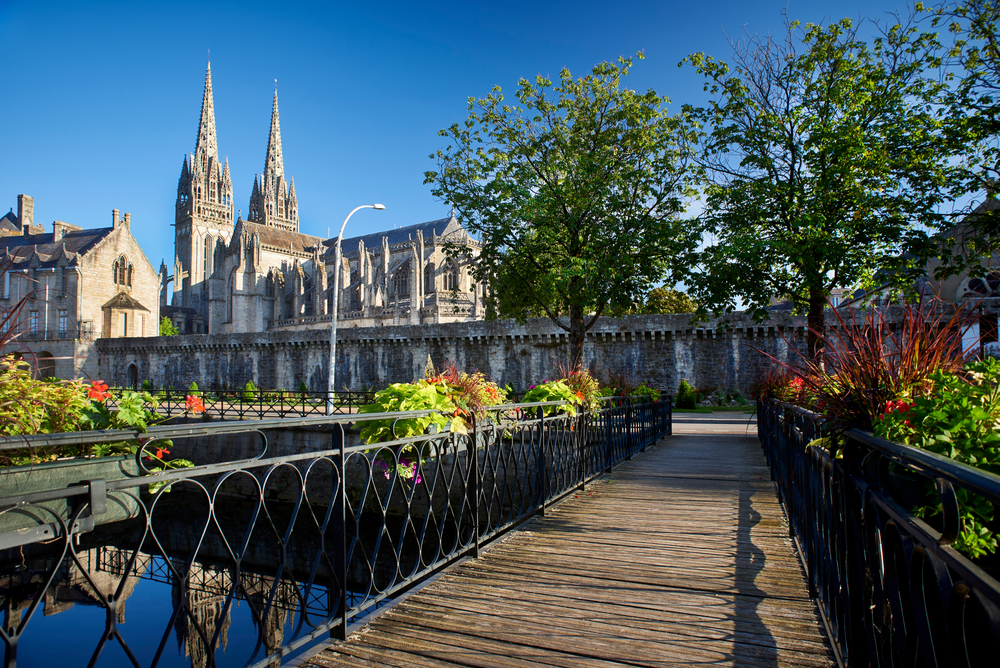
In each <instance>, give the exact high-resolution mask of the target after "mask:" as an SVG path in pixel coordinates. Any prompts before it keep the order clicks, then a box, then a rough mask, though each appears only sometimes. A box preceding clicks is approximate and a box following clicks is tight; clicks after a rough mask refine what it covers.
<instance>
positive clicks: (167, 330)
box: [160, 316, 180, 336]
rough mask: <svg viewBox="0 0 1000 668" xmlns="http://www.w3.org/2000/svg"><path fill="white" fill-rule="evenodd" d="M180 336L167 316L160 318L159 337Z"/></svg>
mask: <svg viewBox="0 0 1000 668" xmlns="http://www.w3.org/2000/svg"><path fill="white" fill-rule="evenodd" d="M178 334H180V332H179V331H177V328H176V327H174V323H173V322H172V321H171V320H170V318H168V317H167V316H163V317H162V318H160V336H177V335H178Z"/></svg>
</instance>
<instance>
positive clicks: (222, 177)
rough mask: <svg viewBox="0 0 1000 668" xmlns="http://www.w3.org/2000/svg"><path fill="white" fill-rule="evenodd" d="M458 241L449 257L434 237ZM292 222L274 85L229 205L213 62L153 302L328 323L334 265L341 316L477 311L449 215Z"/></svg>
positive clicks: (204, 329)
mask: <svg viewBox="0 0 1000 668" xmlns="http://www.w3.org/2000/svg"><path fill="white" fill-rule="evenodd" d="M456 241H457V242H459V243H460V244H462V245H464V246H465V247H466V248H467V249H468V255H466V256H464V257H462V258H461V259H458V260H454V259H450V258H448V257H447V256H446V254H445V244H446V243H448V242H456ZM335 242H336V239H323V238H321V237H316V236H312V235H309V234H304V233H302V232H300V231H299V206H298V197H297V195H296V193H295V182H294V180H293V179H292V178H290V177H287V176H286V174H285V165H284V158H283V156H282V151H281V127H280V123H279V118H278V93H277V91H275V94H274V101H273V105H272V109H271V129H270V134H269V136H268V141H267V154H266V157H265V160H264V171H263V173H262V174H259V175H257V176H255V177H254V184H253V189H252V191H251V195H250V206H249V209H248V214H247V218H246V219H243V218H242V216H241V215H234V203H233V182H232V177H231V174H230V170H229V161H228V159H225V160H223V159H221V158H220V155H219V147H218V141H217V138H216V130H215V109H214V104H213V98H212V71H211V66H209V68H208V70H207V72H206V75H205V91H204V96H203V98H202V104H201V118H200V120H199V123H198V139H197V142H196V143H195V150H194V153H192V154H190V155H186V156H185V157H184V160H183V163H182V164H181V174H180V178H179V179H178V183H177V201H176V211H175V237H174V266H173V272H172V273H171V271H170V269H169V268H168V267H167V266H166V263H162V264H161V266H160V285H161V290H160V310H161V312H162V314H163V315H165V316H167V317H169V318H170V319H171V320H172V321H173V322H174V324H175V326H177V328H178V329H179V330H180V331H181V333H183V334H200V333H242V332H263V331H267V330H270V329H279V328H280V329H297V328H305V329H310V328H319V327H328V326H329V322H330V313H331V312H332V304H333V301H332V300H333V299H334V295H332V294H331V293H332V290H333V287H332V286H333V284H334V281H333V276H334V273H333V272H334V271H335V270H338V271H339V272H340V281H339V285H340V288H341V289H340V294H339V295H337V296H336V298H337V299H338V321H339V326H341V327H371V326H379V325H397V324H421V323H439V322H456V321H466V320H478V319H482V318H483V317H484V315H485V306H484V301H483V295H484V293H483V286H482V285H480V284H478V283H476V282H475V281H474V280H473V279H472V274H471V272H470V263H472V262H474V261H475V260H474V258H475V256H476V255H477V254H478V248H479V245H478V243H477V242H476V241H475V240H473V239H472V238H471V237H470V236H469V235H468V234H467V233H466V232H465V230H464V229H462V228H461V226H459V225H458V223H457V222H456V221H455V218H454V216H451V217H448V218H444V219H441V220H436V221H431V222H429V223H422V224H418V225H411V226H409V227H404V228H399V229H395V230H390V231H386V232H382V233H376V234H372V235H366V236H362V237H355V238H353V239H346V240H344V242H343V245H342V254H343V259H342V262H341V266H340V267H339V268H335V267H334V243H335Z"/></svg>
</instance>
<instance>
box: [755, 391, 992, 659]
mask: <svg viewBox="0 0 1000 668" xmlns="http://www.w3.org/2000/svg"><path fill="white" fill-rule="evenodd" d="M758 416H759V421H758V434H759V436H760V441H761V444H762V445H763V447H764V452H765V454H766V455H767V459H768V463H769V465H770V467H771V474H772V477H773V478H774V479H775V480H776V481H777V485H778V490H779V495H780V497H781V500H782V503H783V504H784V506H785V511H786V513H787V514H788V517H789V521H790V524H791V530H792V533H793V535H794V536H795V538H796V544H797V547H798V549H799V554H800V556H801V557H802V560H803V562H804V564H805V566H806V570H807V576H808V580H809V587H810V591H811V593H812V594H813V595H815V596H817V597H818V599H819V609H820V611H821V614H822V615H823V617H824V622H825V623H826V625H827V629H828V631H829V636H830V638H831V640H832V641H833V644H834V647H835V649H836V651H837V652H838V653H839V658H840V659H841V660H842V662H841V665H850V666H892V665H917V663H918V660H917V657H920V658H921V661H920V664H921V665H938V666H942V665H964V666H968V665H989V664H991V663H992V662H994V661H996V657H997V655H998V654H997V652H998V651H1000V582H998V581H997V580H996V579H995V574H996V570H995V568H996V560H995V559H994V560H992V565H989V564H986V565H985V566H986V567H987V568H989V569H990V570H992V572H993V574H990V573H988V572H987V570H984V568H983V566H984V565H983V564H976V563H973V562H971V561H970V560H969V559H967V558H966V557H965V556H963V555H962V554H960V553H959V552H957V551H956V550H955V549H953V548H952V547H951V543H952V542H953V541H954V539H955V537H956V535H957V534H958V532H959V531H960V526H961V520H960V517H959V506H958V501H957V499H958V495H964V494H967V493H968V494H970V495H971V494H976V495H979V496H981V497H983V498H984V499H986V500H987V501H988V502H989V503H990V504H992V506H993V507H994V508H996V507H1000V478H998V477H997V476H995V475H992V474H989V473H986V472H984V471H980V470H978V469H974V468H972V467H969V466H966V465H964V464H961V463H959V462H956V461H954V460H951V459H946V458H944V457H940V456H938V455H935V454H933V453H931V452H928V451H926V450H919V449H916V448H912V447H909V446H905V445H900V444H898V443H891V442H889V441H885V440H882V439H879V438H876V437H874V436H872V435H871V434H868V433H865V432H861V431H858V430H853V429H852V430H849V431H847V432H846V433H843V434H838V433H834V434H832V435H833V436H834V437H838V436H839V437H840V438H842V440H843V445H842V446H841V449H840V454H838V456H836V457H835V456H834V455H833V454H831V452H830V451H829V450H828V449H826V448H825V447H823V446H822V445H819V444H812V442H813V441H814V440H815V439H817V438H819V437H820V436H829V435H831V433H830V432H829V430H827V431H826V432H824V426H825V425H824V419H823V418H822V416H819V415H816V414H814V413H810V412H808V411H804V410H802V409H799V408H795V407H793V406H789V405H787V404H779V403H777V402H772V403H766V404H760V405H758ZM931 490H933V491H931ZM963 490H964V491H963ZM918 504H919V505H930V506H932V507H933V506H938V508H940V509H943V512H940V514H938V515H937V516H935V517H933V518H927V519H920V518H918V517H916V516H914V514H913V512H912V510H913V508H914V506H915V505H918Z"/></svg>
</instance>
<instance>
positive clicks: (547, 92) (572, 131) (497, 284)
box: [425, 53, 698, 370]
mask: <svg viewBox="0 0 1000 668" xmlns="http://www.w3.org/2000/svg"><path fill="white" fill-rule="evenodd" d="M638 58H639V59H642V58H643V56H642V54H641V53H640V54H639V55H638ZM631 66H632V60H631V59H628V58H620V59H619V60H618V62H617V63H601V64H599V65H597V66H595V67H594V68H593V70H592V71H591V73H590V74H588V75H587V76H585V77H582V78H579V79H574V78H573V75H572V74H571V73H570V72H569V70H565V69H564V70H562V72H561V73H560V78H559V81H558V82H556V83H555V84H554V83H553V82H552V81H551V80H549V79H547V78H545V77H542V76H538V77H536V78H535V79H534V81H529V80H527V79H521V81H520V83H519V85H518V89H517V92H516V98H517V103H516V104H511V103H509V102H508V101H506V100H505V99H504V95H503V93H502V91H501V89H500V88H499V87H494V89H493V92H492V93H490V94H489V95H487V96H486V97H484V98H479V99H475V98H470V100H469V106H468V111H469V116H468V118H467V119H466V120H465V122H464V123H461V124H459V123H456V124H454V125H452V126H451V127H450V128H447V129H445V130H442V131H441V132H440V133H439V134H440V136H442V137H444V138H446V139H447V140H448V142H449V144H448V146H446V147H445V148H444V149H441V150H439V151H437V153H436V154H435V155H433V156H431V157H432V158H436V159H437V161H438V165H439V167H438V171H429V172H427V173H426V174H425V176H426V179H425V183H428V184H431V185H432V186H433V190H432V192H433V194H434V195H435V196H437V197H440V198H443V199H445V200H447V201H450V202H451V203H452V204H453V205H454V207H455V210H456V214H457V216H458V218H459V220H460V221H461V222H462V224H463V225H464V226H465V227H466V229H468V230H469V231H470V232H471V233H472V234H474V235H477V237H478V238H479V239H480V240H481V241H482V249H481V253H480V255H479V256H478V257H477V259H476V263H475V265H474V272H475V277H476V278H477V279H478V280H481V281H488V282H489V283H490V285H491V287H492V290H490V291H489V293H488V296H487V300H488V307H489V314H490V317H511V318H515V319H518V320H520V321H523V320H524V319H526V318H528V317H533V316H536V315H545V316H548V317H550V318H551V319H552V320H553V321H554V322H555V323H556V325H557V326H559V327H560V328H562V329H564V330H566V331H568V332H569V333H570V337H569V338H570V346H571V357H572V364H573V367H574V369H576V370H579V369H581V368H582V367H581V362H582V351H583V340H584V334H585V333H586V331H587V330H588V329H590V327H592V326H593V324H594V322H596V320H597V318H598V317H599V316H600V315H601V314H602V313H603V312H605V310H606V309H612V310H614V309H626V308H628V307H630V306H631V305H632V304H633V303H635V302H636V301H638V300H639V299H640V298H641V297H642V296H644V295H645V294H646V293H647V292H648V291H649V290H650V288H651V287H652V286H653V285H655V284H656V283H657V282H659V281H660V280H661V279H662V278H663V277H664V276H665V275H667V274H669V275H670V276H671V277H672V278H675V277H677V276H680V275H682V274H683V273H685V272H686V271H687V267H688V266H689V264H690V263H689V261H688V258H689V257H690V254H691V252H693V250H694V248H695V246H696V245H697V242H698V234H697V230H694V229H692V227H691V226H689V225H686V224H684V223H682V222H681V220H680V218H679V214H680V213H681V212H682V211H683V208H684V201H683V200H684V198H685V197H686V196H687V194H688V193H689V187H688V184H687V181H688V179H689V172H688V170H687V169H686V164H685V161H686V149H685V146H686V145H687V138H688V133H689V130H688V128H687V127H686V126H685V125H684V123H683V120H682V119H681V118H680V117H676V116H670V115H668V114H667V112H666V104H667V102H668V100H667V99H666V98H664V97H660V96H658V95H657V94H656V93H655V92H654V91H652V90H649V91H646V92H645V93H641V92H637V91H633V90H630V89H628V88H627V87H625V86H624V85H623V81H622V80H623V78H624V77H625V76H627V75H628V73H629V69H630V68H631ZM449 252H450V253H451V254H452V255H453V256H456V257H457V256H459V255H462V254H464V253H466V252H467V251H466V249H465V247H464V246H463V245H462V244H460V243H455V244H452V245H451V246H450V250H449ZM564 316H568V323H567V322H566V321H564V320H563V319H562V317H564Z"/></svg>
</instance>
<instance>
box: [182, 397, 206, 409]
mask: <svg viewBox="0 0 1000 668" xmlns="http://www.w3.org/2000/svg"><path fill="white" fill-rule="evenodd" d="M184 407H185V408H186V409H187V410H189V411H191V412H192V413H204V412H205V404H204V403H203V402H202V400H201V397H199V396H196V395H194V394H189V395H187V397H185V401H184Z"/></svg>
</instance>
